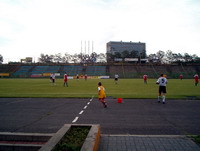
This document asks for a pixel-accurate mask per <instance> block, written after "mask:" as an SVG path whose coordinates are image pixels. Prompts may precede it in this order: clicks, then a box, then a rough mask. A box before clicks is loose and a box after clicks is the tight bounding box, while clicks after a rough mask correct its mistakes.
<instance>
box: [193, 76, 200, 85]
mask: <svg viewBox="0 0 200 151" xmlns="http://www.w3.org/2000/svg"><path fill="white" fill-rule="evenodd" d="M194 81H195V86H197V85H198V83H199V75H198V74H195V75H194Z"/></svg>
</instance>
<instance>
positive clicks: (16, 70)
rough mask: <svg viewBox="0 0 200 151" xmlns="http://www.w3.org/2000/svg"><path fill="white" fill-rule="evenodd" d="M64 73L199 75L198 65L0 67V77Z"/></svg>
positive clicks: (61, 74)
mask: <svg viewBox="0 0 200 151" xmlns="http://www.w3.org/2000/svg"><path fill="white" fill-rule="evenodd" d="M65 72H66V73H67V74H68V75H69V76H76V75H77V74H79V75H84V74H87V75H88V76H110V77H111V78H113V77H114V75H115V74H118V75H119V77H120V78H142V77H143V75H144V74H147V75H148V77H149V78H158V77H159V76H160V74H161V73H163V74H166V75H167V77H168V78H178V77H179V75H180V74H182V75H183V77H184V78H193V76H194V74H195V73H198V74H200V65H182V64H179V65H178V64H174V65H157V64H153V65H152V64H142V65H138V64H134V65H133V64H132V65H130V64H126V65H124V64H115V65H109V64H107V65H105V64H104V65H100V64H99V65H93V64H92V65H77V64H69V65H66V64H60V65H37V64H31V65H23V64H11V65H10V64H6V65H5V64H2V65H0V76H1V77H48V76H49V75H50V73H58V75H59V74H60V77H63V75H64V73H65ZM58 77H59V76H58Z"/></svg>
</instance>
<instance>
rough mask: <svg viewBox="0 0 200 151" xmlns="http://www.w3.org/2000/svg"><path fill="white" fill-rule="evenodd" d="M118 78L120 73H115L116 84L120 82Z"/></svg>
mask: <svg viewBox="0 0 200 151" xmlns="http://www.w3.org/2000/svg"><path fill="white" fill-rule="evenodd" d="M118 79H119V75H118V74H115V84H117V83H118Z"/></svg>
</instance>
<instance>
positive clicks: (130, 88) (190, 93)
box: [0, 79, 200, 99]
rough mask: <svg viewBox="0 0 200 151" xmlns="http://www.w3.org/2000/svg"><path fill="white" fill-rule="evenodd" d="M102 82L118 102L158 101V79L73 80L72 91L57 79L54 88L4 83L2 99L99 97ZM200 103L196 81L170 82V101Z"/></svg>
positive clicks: (0, 83)
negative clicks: (128, 99) (125, 100)
mask: <svg viewBox="0 0 200 151" xmlns="http://www.w3.org/2000/svg"><path fill="white" fill-rule="evenodd" d="M100 81H101V82H102V84H103V86H104V87H105V89H106V95H107V96H112V97H114V98H157V95H158V85H156V84H155V82H156V79H149V80H148V84H144V83H143V79H119V81H118V84H115V83H114V80H113V79H88V80H87V81H85V80H84V79H80V80H76V79H72V80H69V81H68V84H69V87H64V86H63V79H56V85H55V86H54V85H53V86H52V84H51V83H50V81H49V79H0V97H76V98H79V97H80V98H91V97H92V96H94V97H97V83H98V82H100ZM190 97H191V98H196V99H200V85H198V86H195V85H194V80H193V79H184V80H179V79H168V84H167V98H173V99H185V98H190Z"/></svg>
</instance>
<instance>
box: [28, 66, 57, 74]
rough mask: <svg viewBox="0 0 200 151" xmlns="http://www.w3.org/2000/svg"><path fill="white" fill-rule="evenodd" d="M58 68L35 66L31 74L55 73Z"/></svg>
mask: <svg viewBox="0 0 200 151" xmlns="http://www.w3.org/2000/svg"><path fill="white" fill-rule="evenodd" d="M59 69H60V66H36V67H35V68H34V69H33V71H31V74H43V73H57V72H58V71H59Z"/></svg>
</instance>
